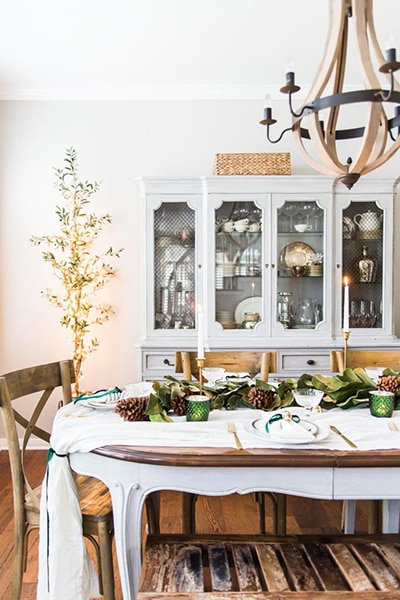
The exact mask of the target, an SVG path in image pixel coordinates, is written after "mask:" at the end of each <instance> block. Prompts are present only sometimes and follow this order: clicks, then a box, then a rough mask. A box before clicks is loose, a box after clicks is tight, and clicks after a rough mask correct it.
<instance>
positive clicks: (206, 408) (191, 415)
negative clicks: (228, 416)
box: [186, 395, 210, 421]
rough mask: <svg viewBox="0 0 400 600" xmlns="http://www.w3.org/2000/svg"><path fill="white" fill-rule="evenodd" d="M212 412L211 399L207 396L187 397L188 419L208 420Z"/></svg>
mask: <svg viewBox="0 0 400 600" xmlns="http://www.w3.org/2000/svg"><path fill="white" fill-rule="evenodd" d="M209 414H210V399H209V398H208V397H207V396H200V395H198V396H188V397H187V398H186V421H207V420H208V415H209Z"/></svg>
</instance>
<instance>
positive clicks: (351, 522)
mask: <svg viewBox="0 0 400 600" xmlns="http://www.w3.org/2000/svg"><path fill="white" fill-rule="evenodd" d="M330 359H331V371H332V373H336V372H339V373H340V372H342V371H343V370H344V368H345V366H346V367H348V368H350V369H354V368H356V367H362V368H368V367H382V368H384V367H388V368H391V369H393V370H394V371H400V350H348V351H347V356H346V365H345V364H344V352H343V350H331V353H330ZM355 515H356V500H346V501H345V503H344V510H343V515H342V527H343V529H344V531H345V532H346V533H353V532H354V527H355ZM381 518H382V506H381V502H380V501H379V500H371V501H369V510H368V531H369V532H370V533H377V532H378V531H379V530H380V522H381Z"/></svg>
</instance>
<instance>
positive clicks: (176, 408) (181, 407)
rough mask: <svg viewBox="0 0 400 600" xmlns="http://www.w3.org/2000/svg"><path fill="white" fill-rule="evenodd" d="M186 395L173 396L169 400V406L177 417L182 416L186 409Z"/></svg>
mask: <svg viewBox="0 0 400 600" xmlns="http://www.w3.org/2000/svg"><path fill="white" fill-rule="evenodd" d="M185 400H186V396H174V397H173V398H171V401H170V408H171V410H172V412H174V413H175V414H176V415H178V417H183V415H184V414H185V411H186V407H185Z"/></svg>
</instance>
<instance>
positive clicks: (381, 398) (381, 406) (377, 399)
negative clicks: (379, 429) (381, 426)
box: [369, 390, 394, 417]
mask: <svg viewBox="0 0 400 600" xmlns="http://www.w3.org/2000/svg"><path fill="white" fill-rule="evenodd" d="M369 409H370V411H371V415H372V416H373V417H391V416H392V414H393V410H394V394H393V393H392V392H385V391H383V390H374V391H372V392H370V399H369Z"/></svg>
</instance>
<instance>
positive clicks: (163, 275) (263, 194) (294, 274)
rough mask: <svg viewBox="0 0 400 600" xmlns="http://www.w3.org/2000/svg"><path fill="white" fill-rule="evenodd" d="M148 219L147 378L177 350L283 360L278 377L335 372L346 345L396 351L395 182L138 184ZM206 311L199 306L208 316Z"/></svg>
mask: <svg viewBox="0 0 400 600" xmlns="http://www.w3.org/2000/svg"><path fill="white" fill-rule="evenodd" d="M138 185H139V190H140V195H141V199H142V207H143V219H144V221H145V236H146V240H145V242H144V244H143V246H144V247H145V248H146V253H145V257H144V263H145V264H144V268H145V272H146V296H145V301H144V303H143V310H144V311H145V320H144V322H145V323H146V327H145V331H144V335H143V340H142V342H141V344H140V348H139V357H140V372H141V374H142V376H143V378H147V379H152V378H159V377H162V376H163V375H165V374H167V373H170V374H172V373H173V372H174V366H173V362H174V352H175V350H185V349H186V350H195V349H196V347H197V341H198V311H199V309H200V310H201V311H202V313H203V314H204V321H203V319H202V321H203V326H204V331H203V332H202V334H203V335H202V337H204V341H205V345H206V349H208V350H218V349H220V350H223V349H232V350H233V351H234V350H239V349H254V350H256V349H264V350H276V351H277V352H278V363H279V366H278V371H279V373H280V374H283V375H286V376H291V375H294V376H295V375H298V374H300V373H303V372H329V368H330V362H329V351H330V350H331V349H332V348H341V347H342V345H343V335H342V326H343V279H344V277H346V278H347V280H348V283H349V312H350V314H349V324H350V331H351V335H350V340H349V345H350V346H354V347H360V348H362V347H365V346H370V345H371V343H374V345H375V346H376V347H380V348H384V347H392V346H394V345H396V344H398V340H397V338H396V337H395V335H394V333H393V306H392V304H393V303H392V296H393V273H394V272H395V270H394V267H393V218H394V210H393V209H394V195H395V186H394V182H393V181H389V180H383V179H380V180H378V179H367V178H365V179H364V180H362V181H360V182H358V183H357V186H355V188H354V189H353V190H351V191H348V190H347V189H346V188H344V187H343V186H340V184H336V182H335V181H333V180H331V179H328V178H323V177H294V176H283V177H282V176H281V177H277V176H270V177H225V176H224V177H201V178H197V179H187V180H185V179H180V180H178V179H168V180H159V179H152V178H148V179H147V178H146V179H140V180H138ZM200 307H201V308H200Z"/></svg>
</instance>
